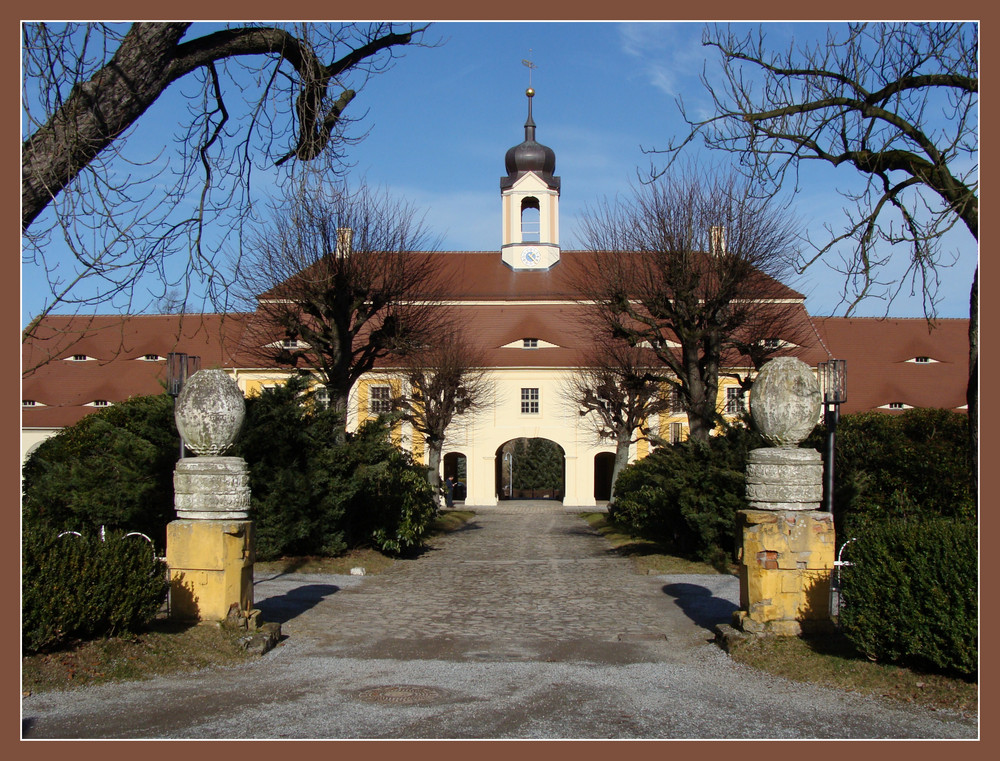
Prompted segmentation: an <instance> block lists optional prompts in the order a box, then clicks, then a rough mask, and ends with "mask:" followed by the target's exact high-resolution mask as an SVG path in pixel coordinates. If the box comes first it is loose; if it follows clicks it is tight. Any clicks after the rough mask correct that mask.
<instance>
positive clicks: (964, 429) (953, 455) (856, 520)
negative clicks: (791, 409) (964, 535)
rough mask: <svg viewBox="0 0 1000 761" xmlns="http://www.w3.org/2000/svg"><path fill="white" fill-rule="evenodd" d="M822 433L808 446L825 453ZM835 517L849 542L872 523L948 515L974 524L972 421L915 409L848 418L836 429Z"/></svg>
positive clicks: (956, 414)
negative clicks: (971, 457) (849, 539)
mask: <svg viewBox="0 0 1000 761" xmlns="http://www.w3.org/2000/svg"><path fill="white" fill-rule="evenodd" d="M822 436H823V434H822V428H820V429H817V431H816V432H814V434H813V436H812V437H811V438H810V439H809V440H808V441H807V442H806V444H805V446H811V447H815V448H817V449H819V450H820V451H823V438H822ZM834 464H835V469H834V473H835V487H834V517H835V519H836V523H837V531H838V533H840V534H841V535H843V536H844V537H845V539H846V538H847V537H849V536H854V535H856V534H861V533H863V532H864V526H865V524H866V523H867V522H869V521H875V522H881V521H884V520H887V519H890V518H892V519H905V518H919V517H932V516H944V517H953V518H958V519H961V520H965V521H975V519H976V506H975V495H974V491H973V480H972V465H971V460H970V457H969V418H968V415H965V414H963V413H960V412H952V411H950V410H940V409H913V410H907V411H906V412H903V413H901V414H899V415H887V414H884V413H881V412H865V413H859V414H854V415H845V416H844V417H842V418H841V419H840V423H839V424H838V426H837V439H836V451H835V454H834Z"/></svg>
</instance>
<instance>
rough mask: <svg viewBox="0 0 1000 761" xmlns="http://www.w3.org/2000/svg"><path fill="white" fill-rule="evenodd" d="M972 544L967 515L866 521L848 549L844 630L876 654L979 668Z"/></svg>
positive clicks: (950, 668)
mask: <svg viewBox="0 0 1000 761" xmlns="http://www.w3.org/2000/svg"><path fill="white" fill-rule="evenodd" d="M976 544H977V531H976V525H975V523H972V522H968V521H963V520H956V519H949V518H920V519H913V518H911V519H905V520H883V521H879V522H875V521H870V522H869V523H868V524H867V525H866V527H865V530H864V532H862V533H860V534H859V535H858V537H857V538H856V540H855V541H854V542H852V543H851V544H850V545H849V550H848V552H847V553H846V555H845V557H846V559H847V560H848V561H849V562H850V563H851V565H850V566H847V567H845V569H844V570H843V575H842V579H841V612H840V625H841V628H842V629H843V632H844V634H845V636H846V637H847V638H848V639H849V640H851V642H852V643H854V645H855V647H857V648H858V650H859V651H860V652H861V653H863V654H865V655H867V656H868V657H869V658H872V659H873V660H877V661H883V662H888V663H898V664H902V665H907V666H915V667H918V668H923V669H931V670H937V671H944V672H947V673H954V674H959V675H962V676H966V677H969V676H972V675H974V674H976V673H977V671H978V666H977V660H978V639H977V622H978V603H977V588H978V586H977V566H978V562H977V552H976Z"/></svg>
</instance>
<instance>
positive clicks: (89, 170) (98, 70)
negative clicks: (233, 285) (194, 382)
mask: <svg viewBox="0 0 1000 761" xmlns="http://www.w3.org/2000/svg"><path fill="white" fill-rule="evenodd" d="M205 29H206V25H202V24H192V23H187V22H181V23H136V24H132V25H125V24H72V23H71V24H46V23H28V24H24V25H23V49H22V61H23V72H24V81H23V85H24V86H23V99H22V115H23V123H24V125H25V126H24V132H23V135H24V142H23V145H22V234H23V243H24V246H23V260H22V261H23V264H24V265H25V266H26V267H28V268H29V269H30V271H31V272H32V276H33V277H40V276H43V277H45V278H47V280H48V286H49V288H48V290H49V294H50V295H49V297H48V303H47V304H46V306H45V307H43V309H42V311H43V312H49V311H51V310H52V309H58V310H60V311H65V310H67V309H71V310H77V311H82V312H86V311H88V310H93V309H96V308H98V307H102V308H105V309H109V310H113V311H115V312H119V313H131V312H135V311H142V310H144V309H146V308H148V307H149V306H151V305H153V304H155V303H156V302H157V301H158V300H160V299H162V298H164V297H165V296H166V295H167V294H168V293H175V292H183V293H184V294H185V300H186V301H187V300H189V299H192V296H191V294H192V292H193V290H194V289H193V286H194V285H196V284H197V285H200V286H201V288H200V289H199V291H203V295H202V296H201V298H204V299H205V300H206V302H207V303H208V304H209V305H210V306H209V308H210V309H211V308H215V309H219V310H224V309H225V308H226V307H227V306H228V304H227V303H226V295H227V292H228V288H227V285H228V284H227V283H226V282H225V278H224V268H223V267H222V266H221V265H222V262H221V259H220V257H219V255H218V252H219V251H221V250H222V249H223V248H224V247H225V244H226V243H227V241H228V240H236V241H237V242H239V241H240V239H241V236H242V235H243V231H244V227H245V225H247V223H252V222H255V221H256V220H255V210H254V204H253V201H254V190H253V188H254V187H256V186H259V182H258V174H259V173H261V172H263V173H266V174H267V175H268V182H267V184H268V186H270V187H279V188H280V187H282V186H283V185H284V184H286V183H291V184H294V182H295V181H296V175H297V174H298V173H300V172H301V171H302V170H303V168H305V167H306V166H308V165H309V164H312V163H315V162H316V161H317V160H318V159H319V158H321V157H323V158H324V159H325V160H327V166H326V169H327V170H328V171H332V172H334V173H338V172H342V171H343V167H344V159H345V157H344V147H345V146H346V145H348V144H350V143H351V142H352V141H353V140H355V139H356V138H352V137H350V136H349V135H348V129H349V126H350V124H351V123H352V120H351V119H350V118H348V117H347V116H346V114H347V111H346V110H345V109H347V107H348V104H350V103H351V102H352V101H353V100H354V99H355V98H356V95H357V93H358V92H360V91H361V90H362V89H363V87H364V85H365V82H366V81H367V80H368V78H369V77H371V76H374V75H376V74H378V73H381V72H383V71H385V70H386V69H388V68H389V67H390V66H391V65H392V63H393V61H394V60H395V59H396V58H397V57H398V55H399V53H398V51H399V49H401V48H404V47H412V46H414V45H422V44H423V43H422V38H423V35H424V31H425V29H426V27H425V26H417V25H412V24H409V25H403V26H397V25H392V24H385V23H375V24H297V25H288V26H275V25H261V24H250V25H246V24H244V25H239V26H234V27H233V28H229V29H220V30H214V31H208V32H207V33H205V34H200V35H199V34H197V32H200V31H202V30H205ZM181 83H183V84H184V86H185V89H183V90H179V88H180V87H181ZM168 90H169V91H170V92H171V93H174V92H176V93H177V94H178V96H179V97H181V98H183V99H184V100H185V101H186V102H187V104H188V111H187V113H186V114H185V113H184V111H183V109H180V110H179V112H178V111H175V112H173V113H171V114H170V115H169V117H170V118H171V119H174V120H176V125H177V130H178V132H177V135H176V142H175V145H176V149H174V148H173V147H170V148H168V146H169V145H170V143H168V142H165V143H164V148H163V149H161V150H158V151H156V150H154V151H149V150H148V148H147V145H146V144H142V143H138V142H136V143H133V141H131V140H130V137H131V136H132V134H133V132H134V130H136V129H137V128H138V127H139V126H140V125H145V124H147V123H148V122H149V118H148V115H149V114H150V109H151V108H152V107H153V106H154V105H155V104H156V103H157V102H158V100H159V99H160V98H161V96H162V95H163V94H164V93H166V92H167V91H168ZM174 151H175V152H174ZM292 158H294V159H295V160H294V161H292V160H290V159H292ZM209 231H210V232H209ZM66 249H68V250H69V252H70V254H71V255H72V256H73V257H75V259H74V260H71V261H66V258H65V256H61V254H62V252H63V251H65V250H66ZM56 251H59V254H57V253H56ZM175 259H176V261H175ZM146 276H152V277H146ZM147 289H151V290H149V291H148V292H147ZM185 306H186V307H187V308H188V309H191V308H192V307H193V309H194V311H207V310H205V308H204V307H205V305H204V304H197V303H188V304H186V305H185Z"/></svg>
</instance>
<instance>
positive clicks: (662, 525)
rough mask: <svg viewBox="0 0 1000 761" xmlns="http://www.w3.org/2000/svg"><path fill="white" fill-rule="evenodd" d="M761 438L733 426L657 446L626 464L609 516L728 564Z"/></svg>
mask: <svg viewBox="0 0 1000 761" xmlns="http://www.w3.org/2000/svg"><path fill="white" fill-rule="evenodd" d="M760 446H763V440H762V439H761V437H760V436H759V435H758V434H756V433H754V432H752V431H750V430H748V429H746V428H743V427H736V426H733V427H730V428H728V429H726V430H725V431H724V432H723V433H721V434H720V435H718V436H713V437H712V438H711V439H710V440H709V442H708V443H707V444H706V443H703V442H699V441H693V440H688V441H684V442H681V443H679V444H672V445H667V446H662V447H658V448H656V449H654V450H653V452H652V453H651V454H650V455H649V456H648V457H646V458H644V459H642V460H639V461H638V462H636V463H633V464H632V465H629V466H628V467H626V468H624V469H623V470H622V472H621V474H620V475H619V476H618V481H617V483H616V485H615V500H614V503H613V504H612V505H611V506H610V507H609V509H608V514H609V517H610V519H611V520H613V521H614V522H615V523H617V524H618V525H619V526H621V527H622V528H624V529H626V530H627V531H629V532H630V533H632V534H634V535H636V536H642V537H645V538H648V539H652V540H654V541H658V542H662V543H664V544H665V545H667V546H668V547H670V548H671V549H672V551H674V552H676V553H678V554H680V555H683V556H686V557H692V558H696V559H698V560H703V561H706V562H710V563H713V564H715V565H717V566H720V567H721V566H724V565H725V564H726V563H727V562H728V560H729V559H730V558H732V557H733V555H734V553H735V548H736V537H735V531H736V511H737V510H742V509H746V508H747V502H746V496H745V492H746V486H745V478H744V473H745V470H746V457H747V452H748V451H749V450H751V449H755V448H757V447H760Z"/></svg>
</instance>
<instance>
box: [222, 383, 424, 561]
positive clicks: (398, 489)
mask: <svg viewBox="0 0 1000 761" xmlns="http://www.w3.org/2000/svg"><path fill="white" fill-rule="evenodd" d="M305 389H306V381H305V380H304V379H300V378H292V379H291V380H290V381H289V382H288V383H287V384H285V385H284V386H282V387H279V388H275V389H268V390H266V391H265V392H264V393H262V394H261V395H260V396H258V397H253V398H251V399H249V400H247V423H246V425H245V426H244V431H243V434H242V436H241V438H240V441H239V443H238V447H239V454H240V455H241V456H242V457H244V458H245V459H246V460H247V463H248V465H249V468H250V489H251V509H252V511H251V517H252V518H253V520H254V527H255V535H256V542H257V557H258V558H260V559H261V560H270V559H273V558H277V557H282V556H295V555H337V554H340V553H342V552H343V551H344V550H345V549H347V548H350V547H374V548H376V549H378V550H380V551H383V552H388V553H392V554H399V553H404V552H407V551H409V550H411V549H413V548H415V547H417V546H419V545H420V544H421V543H422V541H423V539H424V538H426V536H427V534H428V532H429V531H430V527H431V524H432V523H433V521H434V519H435V517H436V516H437V506H436V504H435V502H434V499H433V491H432V489H431V487H430V485H429V484H428V483H427V476H426V472H425V470H424V469H423V468H421V467H420V466H418V465H417V464H416V463H414V462H413V460H412V458H411V457H410V455H409V454H407V453H405V452H403V451H402V450H401V449H399V448H398V447H396V446H395V445H394V444H393V443H392V442H391V440H390V426H391V425H392V420H391V419H380V420H376V421H369V422H368V423H365V424H364V425H362V426H361V428H360V429H359V430H358V431H357V432H356V433H354V434H353V435H351V436H350V437H348V439H347V441H346V443H338V442H337V435H338V433H339V432H340V431H342V426H340V425H339V420H338V418H337V415H336V413H334V412H333V411H331V410H327V409H323V408H321V407H318V406H317V405H314V404H313V403H312V400H311V398H310V396H309V394H308V393H306V392H305Z"/></svg>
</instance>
